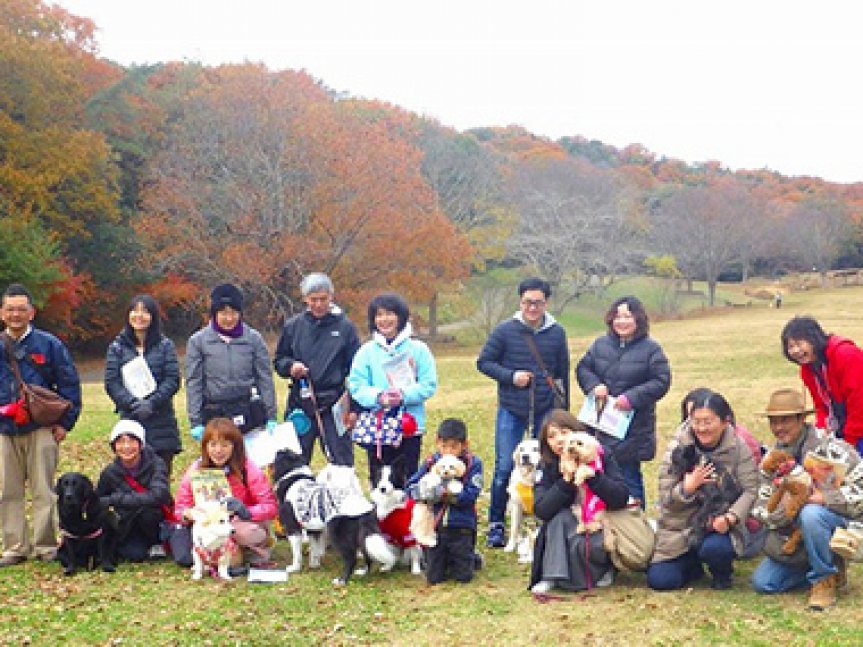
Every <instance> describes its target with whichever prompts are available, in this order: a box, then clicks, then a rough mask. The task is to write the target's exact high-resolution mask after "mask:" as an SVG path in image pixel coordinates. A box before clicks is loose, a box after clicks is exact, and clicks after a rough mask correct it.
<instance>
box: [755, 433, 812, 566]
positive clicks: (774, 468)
mask: <svg viewBox="0 0 863 647" xmlns="http://www.w3.org/2000/svg"><path fill="white" fill-rule="evenodd" d="M759 468H760V469H761V472H762V474H764V475H765V476H767V477H768V478H770V479H771V481H772V483H773V492H772V493H771V494H770V498H769V499H768V500H767V512H768V513H769V512H773V511H774V510H776V508H777V507H779V504H780V502H781V503H782V504H783V506H784V507H785V516H786V517H787V518H788V519H789V520H792V519H796V518H797V515H798V514H799V513H800V510H801V509H802V508H803V506H804V505H806V501H807V500H808V499H809V494H810V493H811V492H812V477H811V476H810V475H809V473H808V472H807V471H806V470H804V469H803V466H801V465H800V464H799V463H797V461H795V460H794V457H793V456H791V455H790V454H789V453H788V452H784V451H782V450H781V449H774V450H771V451H770V452H769V453H768V454H767V455H766V456H765V457H764V458H763V459H762V461H761V465H760V466H759ZM802 539H803V534H802V533H801V531H800V528H795V529H794V530H793V532H792V533H791V535H790V536H789V537H788V539H787V541H786V542H785V543H784V544H783V545H782V552H783V553H784V554H785V555H791V554H793V553H794V551H796V550H797V547H798V546H799V545H800V541H801V540H802Z"/></svg>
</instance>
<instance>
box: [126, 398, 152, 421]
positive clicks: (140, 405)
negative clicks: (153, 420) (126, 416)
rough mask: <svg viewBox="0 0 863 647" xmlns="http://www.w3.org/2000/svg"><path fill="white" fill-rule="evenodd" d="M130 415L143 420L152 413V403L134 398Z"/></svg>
mask: <svg viewBox="0 0 863 647" xmlns="http://www.w3.org/2000/svg"><path fill="white" fill-rule="evenodd" d="M131 413H132V417H133V418H135V420H138V421H139V422H143V421H144V420H146V419H147V418H149V417H150V416H152V415H153V403H152V402H150V401H149V400H135V401H134V402H133V403H132V411H131Z"/></svg>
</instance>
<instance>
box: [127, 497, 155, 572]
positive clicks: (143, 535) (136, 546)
mask: <svg viewBox="0 0 863 647" xmlns="http://www.w3.org/2000/svg"><path fill="white" fill-rule="evenodd" d="M161 523H162V511H161V510H157V509H155V508H145V509H142V510H137V511H135V513H133V514H131V515H128V516H126V517H121V519H120V537H119V539H118V541H117V556H118V557H119V558H120V559H122V560H125V561H128V562H143V561H144V560H146V559H147V556H148V554H149V552H150V546H152V545H154V544H158V543H159V526H160V524H161Z"/></svg>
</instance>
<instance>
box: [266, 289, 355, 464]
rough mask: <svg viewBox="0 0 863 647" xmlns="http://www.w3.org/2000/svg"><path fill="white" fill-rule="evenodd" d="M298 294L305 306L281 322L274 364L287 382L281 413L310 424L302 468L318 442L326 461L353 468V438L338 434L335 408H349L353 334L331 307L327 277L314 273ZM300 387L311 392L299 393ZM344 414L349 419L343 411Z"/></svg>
mask: <svg viewBox="0 0 863 647" xmlns="http://www.w3.org/2000/svg"><path fill="white" fill-rule="evenodd" d="M300 292H301V293H302V295H303V301H304V302H305V304H306V306H307V307H306V309H305V310H304V311H303V312H301V313H300V314H298V315H296V316H294V317H292V318H291V319H289V320H288V321H287V322H286V323H285V326H284V328H283V329H282V334H281V337H279V344H278V346H277V347H276V356H275V359H274V361H273V363H274V365H275V368H276V373H278V374H279V375H281V376H282V377H284V378H286V379H287V378H290V380H291V387H290V391H289V393H288V405H287V407H286V408H285V414H286V415H287V414H289V413H290V412H291V411H293V410H294V409H302V410H303V411H304V412H305V413H306V415H307V416H308V417H309V418H310V419H311V421H312V424H311V428H310V429H309V431H308V432H307V433H305V434H303V435H301V436H300V445H301V446H302V448H303V458H304V459H305V460H306V463H309V462H311V460H312V450H313V449H314V445H315V439H316V438H319V437H320V442H321V443H322V445H323V449H324V453H325V454H327V460H328V461H329V462H331V463H333V464H335V465H353V464H354V450H353V445H352V444H351V435H350V433H349V432H344V433H342V434H339V433H338V430H337V425H336V421H335V419H334V418H333V405H335V404H336V403H337V402H338V401H339V400H340V399H342V398H344V399H343V400H342V402H343V404H345V405H346V404H347V398H348V396H347V394H346V393H345V378H347V376H348V373H350V371H351V362H352V361H353V359H354V355H356V352H357V349H359V347H360V340H359V337H358V336H357V329H356V328H355V327H354V324H353V323H351V320H350V319H348V318H347V317H346V316H345V314H344V312H342V310H341V308H339V307H338V306H337V305H336V304H334V303H333V283H332V281H331V280H330V278H329V277H328V276H327V275H326V274H321V273H319V272H314V273H312V274H309V275H308V276H306V277H305V278H303V280H302V282H301V283H300ZM303 382H305V386H307V387H310V388H311V389H312V391H311V392H309V391H308V389H303V388H302V387H303ZM312 394H314V398H312V397H310V396H311V395H312ZM315 404H317V410H318V413H319V414H320V422H321V424H322V425H323V429H322V430H321V429H318V417H317V416H316V415H315ZM343 409H344V411H345V412H346V415H350V414H347V411H348V407H347V406H344V407H343ZM321 434H323V435H321Z"/></svg>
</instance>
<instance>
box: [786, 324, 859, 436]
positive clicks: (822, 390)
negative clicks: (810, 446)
mask: <svg viewBox="0 0 863 647" xmlns="http://www.w3.org/2000/svg"><path fill="white" fill-rule="evenodd" d="M782 351H783V353H785V357H787V358H788V360H789V361H790V362H794V363H795V364H799V365H800V377H801V378H802V379H803V383H804V384H805V385H806V388H807V389H809V393H810V394H811V395H812V402H813V404H814V405H815V414H816V421H815V422H816V426H817V427H820V428H821V429H827V430H828V431H830V432H832V433H833V434H835V435H836V436H837V437H838V438H843V439H844V440H845V441H846V442H847V443H848V444H850V445H853V446H854V447H856V448H857V451H858V452H860V453H863V350H860V349H859V348H858V347H857V346H856V345H855V344H854V342H853V341H851V340H850V339H846V338H845V337H840V336H838V335H828V334H827V333H825V332H824V330H823V329H822V328H821V325H820V324H819V323H818V322H817V321H816V320H815V319H813V318H812V317H794V318H793V319H792V320H791V321H789V322H788V323H787V324H785V328H783V329H782Z"/></svg>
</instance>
